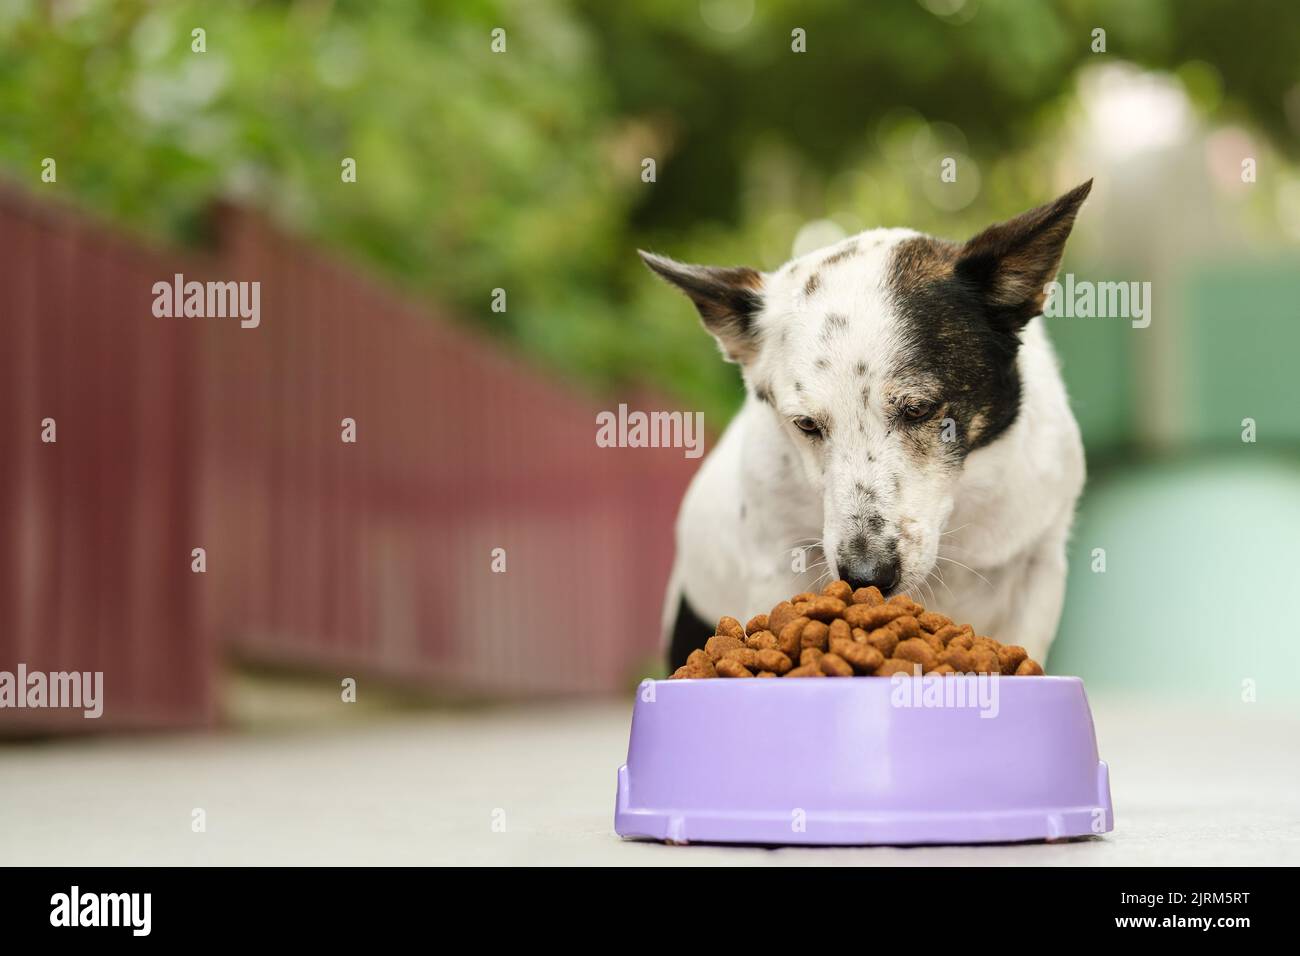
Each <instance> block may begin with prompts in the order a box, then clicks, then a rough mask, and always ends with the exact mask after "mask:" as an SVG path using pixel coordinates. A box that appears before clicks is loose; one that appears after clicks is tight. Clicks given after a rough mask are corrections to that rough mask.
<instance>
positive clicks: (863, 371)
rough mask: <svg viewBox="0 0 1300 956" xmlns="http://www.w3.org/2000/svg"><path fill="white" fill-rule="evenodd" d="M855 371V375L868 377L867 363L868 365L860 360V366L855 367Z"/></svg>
mask: <svg viewBox="0 0 1300 956" xmlns="http://www.w3.org/2000/svg"><path fill="white" fill-rule="evenodd" d="M853 371H854V372H855V373H857V374H858V375H866V374H867V363H866V362H865V361H863V360H861V359H859V360H858V364H857V365H855V366H853Z"/></svg>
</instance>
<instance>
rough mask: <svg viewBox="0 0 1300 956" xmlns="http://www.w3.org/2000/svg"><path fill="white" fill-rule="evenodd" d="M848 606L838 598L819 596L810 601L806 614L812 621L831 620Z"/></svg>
mask: <svg viewBox="0 0 1300 956" xmlns="http://www.w3.org/2000/svg"><path fill="white" fill-rule="evenodd" d="M846 607H848V605H846V604H845V603H844V602H843V601H841V600H840V599H839V598H834V597H819V598H817V599H816V600H815V601H813V602H812V606H811V607H809V609H808V616H809V617H810V618H812V619H813V620H814V621H833V620H835V619H836V618H837V617H839V616H840V615H841V614H843V613H844V609H845V608H846Z"/></svg>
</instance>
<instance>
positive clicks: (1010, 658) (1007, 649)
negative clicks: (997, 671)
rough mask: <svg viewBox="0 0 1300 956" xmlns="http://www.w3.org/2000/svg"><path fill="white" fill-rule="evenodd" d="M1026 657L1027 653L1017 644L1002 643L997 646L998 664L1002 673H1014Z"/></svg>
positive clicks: (1027, 656)
mask: <svg viewBox="0 0 1300 956" xmlns="http://www.w3.org/2000/svg"><path fill="white" fill-rule="evenodd" d="M1028 658H1029V653H1028V652H1027V651H1026V650H1025V649H1024V648H1023V647H1021V646H1019V645H1018V644H1003V645H1002V646H1001V647H999V648H998V664H1000V665H1001V667H1002V673H1004V674H1014V673H1015V672H1016V668H1017V667H1019V666H1020V665H1021V664H1023V663H1024V662H1025V661H1026V660H1028Z"/></svg>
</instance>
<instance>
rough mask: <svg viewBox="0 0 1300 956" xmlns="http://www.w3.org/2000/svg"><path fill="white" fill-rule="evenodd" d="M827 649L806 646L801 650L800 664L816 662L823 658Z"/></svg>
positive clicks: (802, 665)
mask: <svg viewBox="0 0 1300 956" xmlns="http://www.w3.org/2000/svg"><path fill="white" fill-rule="evenodd" d="M824 653H825V651H823V650H821V649H820V648H817V647H805V648H804V649H803V650H802V651H800V652H799V666H800V667H805V666H807V665H808V664H816V663H817V662H818V661H819V660H821V658H822V654H824Z"/></svg>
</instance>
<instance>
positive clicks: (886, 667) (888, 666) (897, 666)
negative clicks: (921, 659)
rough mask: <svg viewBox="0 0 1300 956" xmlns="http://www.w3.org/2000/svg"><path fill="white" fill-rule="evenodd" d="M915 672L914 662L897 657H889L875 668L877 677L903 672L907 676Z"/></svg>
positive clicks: (891, 675)
mask: <svg viewBox="0 0 1300 956" xmlns="http://www.w3.org/2000/svg"><path fill="white" fill-rule="evenodd" d="M915 673H916V664H914V663H913V662H912V661H905V660H902V659H901V658H897V657H891V658H890V659H889V660H887V661H885V662H884V663H883V664H881V665H880V666H879V667H877V668H876V676H877V677H893V676H894V675H895V674H904V675H906V676H908V677H912V676H914V675H915Z"/></svg>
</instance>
